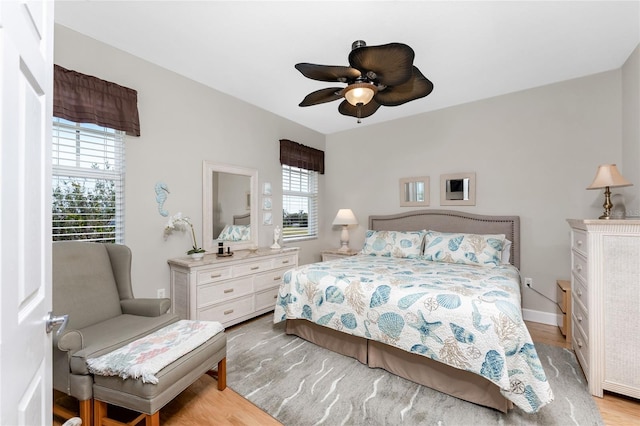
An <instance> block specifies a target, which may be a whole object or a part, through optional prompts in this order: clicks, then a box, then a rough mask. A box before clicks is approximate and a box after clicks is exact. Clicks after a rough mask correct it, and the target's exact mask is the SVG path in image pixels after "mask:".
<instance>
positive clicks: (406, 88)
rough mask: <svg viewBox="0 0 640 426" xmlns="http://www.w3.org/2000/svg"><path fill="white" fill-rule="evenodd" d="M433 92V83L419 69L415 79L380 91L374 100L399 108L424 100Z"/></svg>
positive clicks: (414, 71) (416, 71) (414, 68)
mask: <svg viewBox="0 0 640 426" xmlns="http://www.w3.org/2000/svg"><path fill="white" fill-rule="evenodd" d="M432 91H433V83H432V82H431V81H430V80H429V79H428V78H427V77H425V76H424V75H423V74H422V73H421V72H420V70H419V69H418V68H417V67H413V77H412V78H411V79H410V80H409V81H407V82H406V83H404V84H400V85H398V86H392V87H387V88H386V89H384V90H380V91H378V93H376V95H375V96H374V98H373V99H375V101H376V102H378V103H379V104H380V105H384V106H398V105H402V104H404V103H406V102H409V101H413V100H415V99H419V98H424V97H425V96H427V95H428V94H430V93H431V92H432Z"/></svg>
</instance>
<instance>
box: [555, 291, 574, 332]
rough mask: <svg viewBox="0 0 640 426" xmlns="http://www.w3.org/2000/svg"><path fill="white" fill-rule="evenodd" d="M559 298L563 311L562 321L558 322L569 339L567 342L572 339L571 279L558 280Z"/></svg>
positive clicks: (561, 330) (559, 304) (559, 305)
mask: <svg viewBox="0 0 640 426" xmlns="http://www.w3.org/2000/svg"><path fill="white" fill-rule="evenodd" d="M556 284H557V286H558V287H557V300H558V307H559V308H560V311H561V313H562V323H561V324H558V327H560V332H561V333H562V335H563V336H564V337H565V339H567V342H570V341H571V281H569V280H557V281H556Z"/></svg>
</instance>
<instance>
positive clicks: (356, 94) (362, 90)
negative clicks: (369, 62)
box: [342, 83, 378, 106]
mask: <svg viewBox="0 0 640 426" xmlns="http://www.w3.org/2000/svg"><path fill="white" fill-rule="evenodd" d="M377 92H378V88H377V87H376V86H375V85H374V84H371V83H353V84H350V85H348V86H347V87H345V88H344V90H343V91H342V95H343V96H344V98H345V99H346V100H347V102H349V103H350V104H351V105H353V106H357V105H358V104H362V105H366V104H368V103H369V102H371V99H373V97H374V96H375V95H376V93H377Z"/></svg>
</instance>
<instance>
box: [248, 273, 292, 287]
mask: <svg viewBox="0 0 640 426" xmlns="http://www.w3.org/2000/svg"><path fill="white" fill-rule="evenodd" d="M288 270H289V269H288V268H280V269H276V270H275V271H269V272H266V273H264V274H258V275H256V276H255V278H254V281H253V283H254V286H253V289H254V290H255V291H262V290H266V289H269V288H273V287H278V286H279V285H280V283H281V282H282V277H283V276H284V273H285V272H287V271H288Z"/></svg>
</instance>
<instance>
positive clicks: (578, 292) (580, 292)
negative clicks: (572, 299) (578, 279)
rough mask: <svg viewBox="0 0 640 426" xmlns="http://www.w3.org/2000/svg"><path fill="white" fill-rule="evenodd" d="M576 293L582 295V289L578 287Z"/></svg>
mask: <svg viewBox="0 0 640 426" xmlns="http://www.w3.org/2000/svg"><path fill="white" fill-rule="evenodd" d="M576 293H577V294H578V297H582V290H580V289H578V291H577V292H576Z"/></svg>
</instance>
